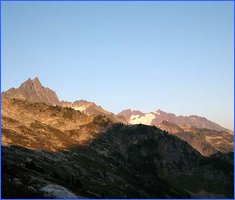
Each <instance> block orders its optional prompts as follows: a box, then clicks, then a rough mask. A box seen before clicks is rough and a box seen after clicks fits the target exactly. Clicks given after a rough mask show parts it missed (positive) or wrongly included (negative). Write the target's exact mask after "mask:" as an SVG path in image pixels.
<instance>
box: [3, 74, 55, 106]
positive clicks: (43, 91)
mask: <svg viewBox="0 0 235 200" xmlns="http://www.w3.org/2000/svg"><path fill="white" fill-rule="evenodd" d="M2 96H3V97H7V98H11V99H13V98H15V99H21V100H28V101H32V102H43V103H47V104H50V105H57V104H59V99H58V97H57V95H56V93H55V92H54V91H52V90H51V89H49V88H46V87H43V86H42V84H41V83H40V81H39V79H38V78H35V79H33V80H31V79H28V80H27V81H25V82H24V83H22V84H21V85H20V87H19V88H11V89H9V90H8V91H6V92H3V93H2Z"/></svg>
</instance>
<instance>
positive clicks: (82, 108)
mask: <svg viewBox="0 0 235 200" xmlns="http://www.w3.org/2000/svg"><path fill="white" fill-rule="evenodd" d="M72 108H73V109H74V110H79V111H81V112H82V111H84V110H86V109H87V108H86V107H85V106H79V107H77V106H75V107H72Z"/></svg>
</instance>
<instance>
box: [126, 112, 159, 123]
mask: <svg viewBox="0 0 235 200" xmlns="http://www.w3.org/2000/svg"><path fill="white" fill-rule="evenodd" d="M154 118H155V115H154V114H152V113H147V114H145V115H144V116H140V115H131V118H130V123H131V124H145V125H151V122H152V120H153V119H154Z"/></svg>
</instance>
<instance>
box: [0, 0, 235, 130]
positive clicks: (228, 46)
mask: <svg viewBox="0 0 235 200" xmlns="http://www.w3.org/2000/svg"><path fill="white" fill-rule="evenodd" d="M233 34H234V32H233V2H3V3H2V63H1V64H2V65H1V66H2V90H7V89H9V88H10V87H18V86H19V85H20V83H22V82H23V81H25V80H26V79H28V78H29V77H31V78H34V77H35V76H38V77H39V79H40V80H41V82H42V84H43V85H45V86H47V87H49V88H51V89H53V90H54V91H56V93H57V94H58V96H59V99H60V100H69V101H74V100H79V99H85V100H88V101H93V102H96V103H97V104H98V105H101V106H102V107H103V108H105V109H107V110H110V111H112V112H114V113H117V112H119V111H121V110H122V109H125V108H132V109H138V110H142V111H144V112H149V111H155V110H157V109H158V108H159V109H162V110H164V111H167V112H172V113H175V114H177V115H180V114H182V115H191V114H196V115H200V116H204V117H206V118H208V119H210V120H212V121H215V122H217V123H219V124H221V125H223V126H225V127H227V128H230V129H233V112H234V106H233V102H234V92H233V79H234V76H233V75H234V69H233V66H234V62H233V53H234V51H233V48H234V40H233Z"/></svg>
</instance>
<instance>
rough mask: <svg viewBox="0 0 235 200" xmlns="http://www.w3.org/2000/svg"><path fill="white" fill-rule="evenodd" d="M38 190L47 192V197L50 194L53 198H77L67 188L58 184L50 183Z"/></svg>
mask: <svg viewBox="0 0 235 200" xmlns="http://www.w3.org/2000/svg"><path fill="white" fill-rule="evenodd" d="M40 190H41V191H43V192H46V193H48V197H50V195H53V197H54V198H78V197H77V196H76V195H75V194H73V193H72V192H70V191H69V190H68V189H67V188H65V187H62V186H60V185H55V184H50V185H47V186H45V187H43V188H41V189H40Z"/></svg>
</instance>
